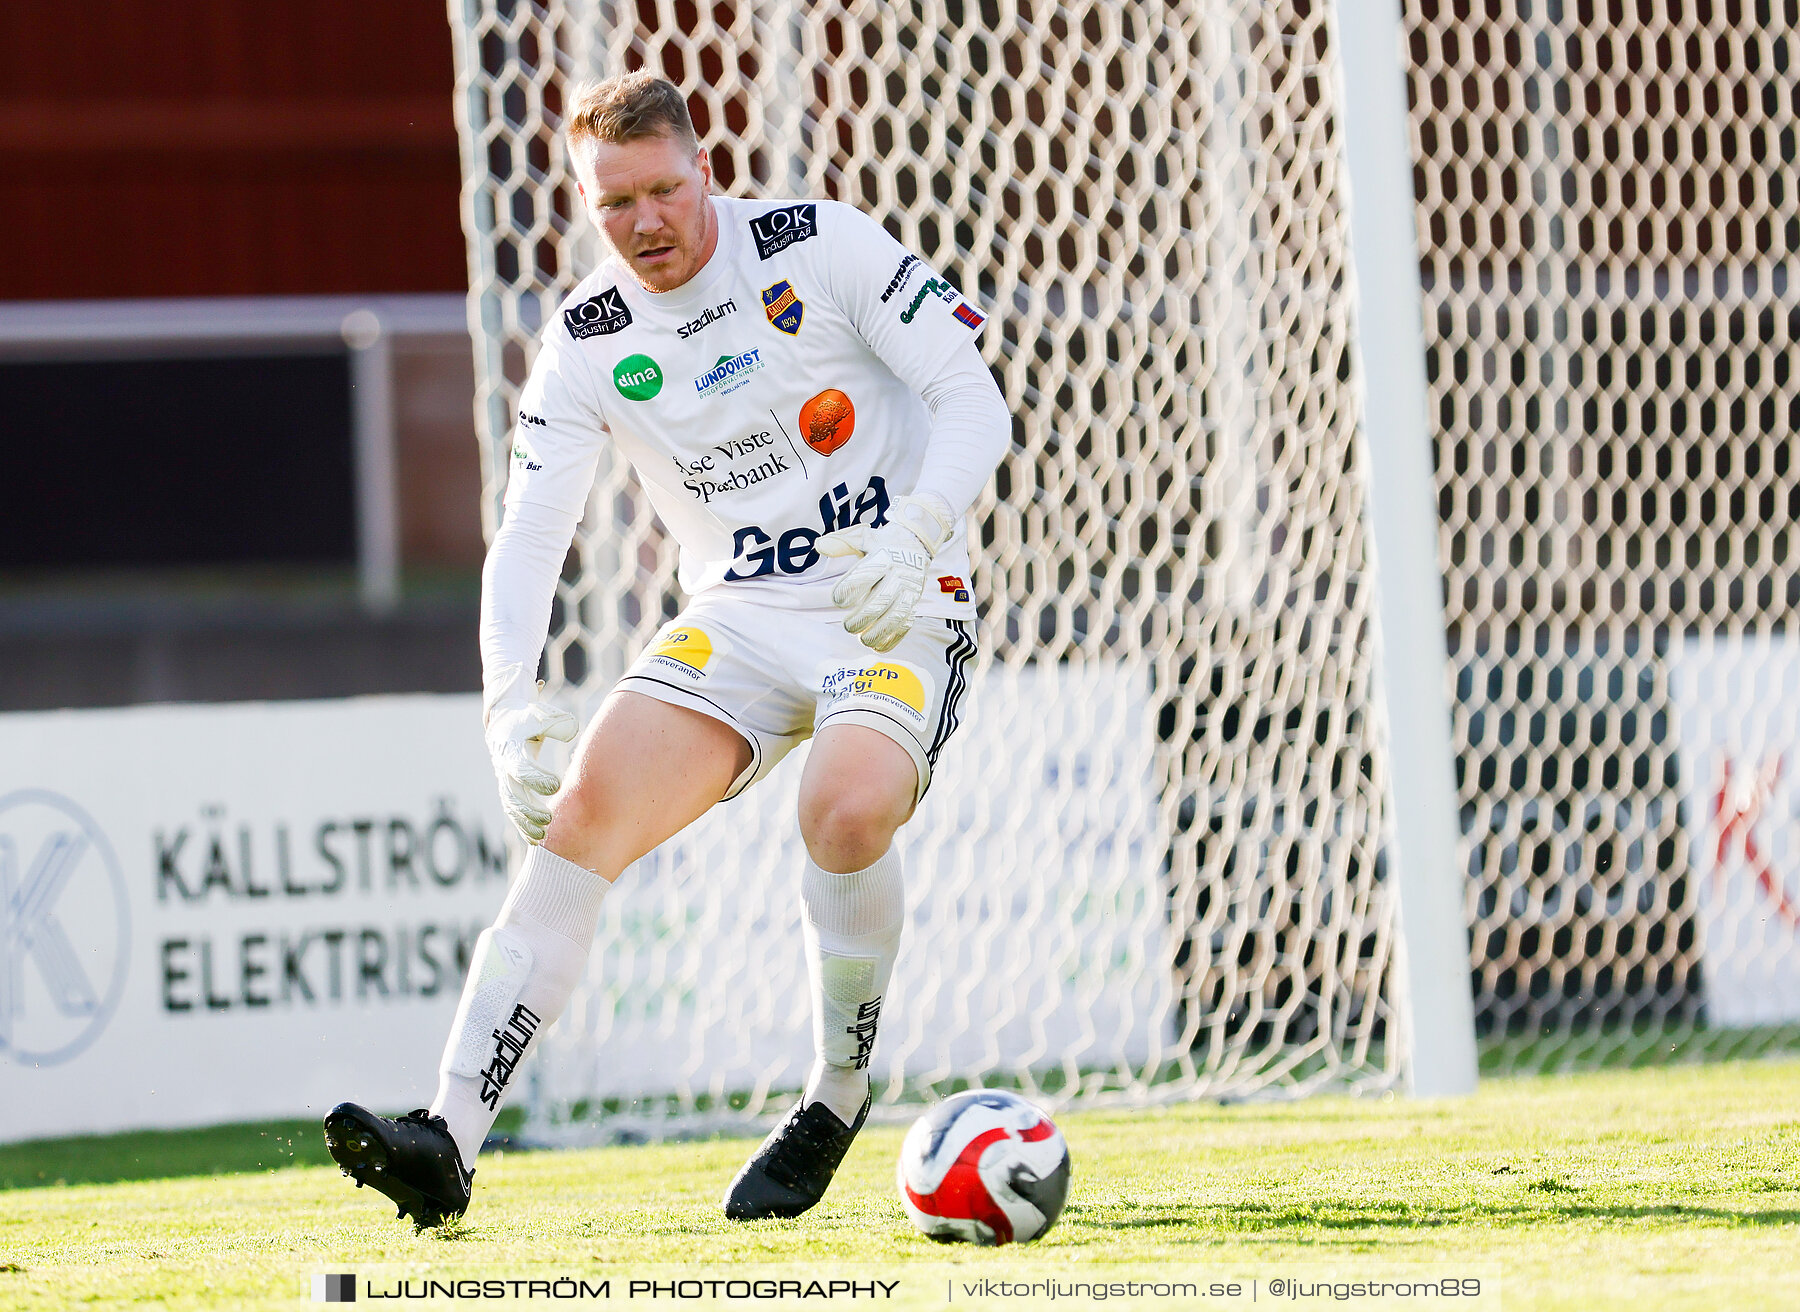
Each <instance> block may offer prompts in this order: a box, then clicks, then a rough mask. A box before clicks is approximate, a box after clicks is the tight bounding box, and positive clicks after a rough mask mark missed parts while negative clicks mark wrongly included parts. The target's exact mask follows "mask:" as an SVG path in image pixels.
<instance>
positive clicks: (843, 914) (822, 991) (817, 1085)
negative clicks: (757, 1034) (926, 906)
mask: <svg viewBox="0 0 1800 1312" xmlns="http://www.w3.org/2000/svg"><path fill="white" fill-rule="evenodd" d="M800 900H801V902H802V903H803V904H804V905H805V909H806V914H805V916H804V928H805V931H806V971H807V975H808V976H809V977H810V979H811V981H812V1004H813V1053H814V1060H813V1067H812V1073H811V1075H810V1076H809V1077H808V1078H807V1081H806V1094H805V1096H804V1098H803V1099H802V1101H803V1103H814V1102H822V1103H824V1104H825V1105H826V1106H827V1107H829V1108H831V1110H832V1112H833V1113H834V1114H835V1115H836V1116H837V1118H838V1119H839V1120H840V1121H842V1122H843V1123H844V1124H845V1125H849V1124H850V1123H851V1122H852V1121H854V1120H855V1119H856V1114H857V1112H859V1111H861V1110H862V1105H863V1100H864V1099H865V1098H867V1097H868V1096H869V1059H870V1057H872V1056H873V1055H874V1051H875V1026H876V1022H877V1021H878V1020H879V1019H880V1017H881V1000H882V997H883V995H884V994H885V993H886V992H887V986H888V979H889V977H890V976H891V975H892V974H893V973H894V958H895V957H896V956H898V955H899V952H900V927H901V925H902V924H903V923H904V921H905V913H906V899H905V888H904V885H903V883H902V880H901V877H900V853H899V852H898V851H897V850H895V849H894V848H892V847H890V848H888V850H887V851H886V852H884V853H883V854H882V856H881V859H880V860H878V861H876V862H875V864H874V865H872V866H870V867H869V868H868V869H867V870H857V871H853V872H852V873H850V874H847V875H834V874H832V873H831V872H830V871H828V870H824V869H821V868H820V867H819V866H818V865H817V864H815V863H814V862H813V861H812V860H811V859H810V858H808V860H807V862H806V873H805V875H803V876H802V877H801V880H800Z"/></svg>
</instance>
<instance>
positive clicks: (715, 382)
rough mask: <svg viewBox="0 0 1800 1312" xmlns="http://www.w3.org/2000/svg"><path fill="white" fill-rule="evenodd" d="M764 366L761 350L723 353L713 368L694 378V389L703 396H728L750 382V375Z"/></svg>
mask: <svg viewBox="0 0 1800 1312" xmlns="http://www.w3.org/2000/svg"><path fill="white" fill-rule="evenodd" d="M762 367H763V362H762V352H761V351H745V352H744V353H743V354H742V355H721V356H720V357H719V359H718V362H717V363H715V364H714V365H713V367H712V368H710V369H708V370H707V371H706V372H705V373H703V374H701V375H700V376H699V377H698V378H696V379H695V380H694V391H695V392H697V393H699V394H700V395H701V396H726V395H728V394H730V393H732V392H735V391H737V390H738V388H740V387H742V386H743V385H744V384H745V383H747V382H749V381H750V375H751V374H753V373H755V372H756V371H757V370H759V369H761V368H762Z"/></svg>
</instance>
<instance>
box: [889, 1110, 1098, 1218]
mask: <svg viewBox="0 0 1800 1312" xmlns="http://www.w3.org/2000/svg"><path fill="white" fill-rule="evenodd" d="M899 1184H900V1203H901V1205H902V1206H903V1207H905V1208H906V1215H907V1216H908V1217H909V1218H911V1220H912V1223H913V1225H914V1226H916V1227H917V1228H918V1230H919V1231H920V1233H922V1234H924V1235H926V1236H927V1237H928V1238H931V1239H935V1240H937V1241H939V1242H940V1243H957V1242H961V1243H969V1244H1009V1243H1024V1242H1026V1241H1027V1240H1032V1239H1037V1238H1039V1237H1040V1236H1042V1235H1043V1233H1044V1232H1045V1231H1046V1230H1048V1229H1049V1228H1050V1227H1051V1226H1052V1225H1054V1224H1055V1223H1056V1218H1057V1217H1058V1216H1059V1215H1061V1214H1062V1209H1063V1203H1064V1202H1065V1201H1066V1200H1067V1198H1068V1196H1069V1145H1068V1144H1067V1143H1065V1142H1064V1141H1063V1137H1062V1132H1061V1131H1060V1130H1058V1129H1057V1128H1056V1126H1055V1125H1054V1124H1052V1123H1051V1120H1050V1118H1049V1117H1048V1116H1046V1115H1044V1113H1043V1112H1042V1111H1040V1110H1039V1109H1038V1108H1037V1107H1035V1106H1034V1105H1033V1104H1031V1103H1029V1102H1027V1101H1026V1100H1025V1099H1023V1098H1021V1097H1020V1096H1019V1095H1018V1094H1016V1093H1008V1092H1006V1091H1005V1090H1004V1089H974V1090H971V1091H970V1092H968V1093H959V1094H956V1095H954V1096H952V1097H949V1098H946V1099H944V1101H943V1102H941V1103H939V1104H938V1105H937V1106H936V1107H934V1108H932V1109H931V1110H930V1111H929V1112H926V1113H925V1115H923V1116H921V1117H920V1118H919V1119H918V1120H917V1121H914V1122H913V1127H912V1129H910V1130H908V1131H907V1133H906V1142H905V1143H903V1144H902V1145H901V1147H900V1170H899Z"/></svg>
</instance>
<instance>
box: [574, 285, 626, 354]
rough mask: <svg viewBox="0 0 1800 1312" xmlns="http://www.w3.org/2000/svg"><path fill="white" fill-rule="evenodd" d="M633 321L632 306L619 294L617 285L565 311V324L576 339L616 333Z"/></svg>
mask: <svg viewBox="0 0 1800 1312" xmlns="http://www.w3.org/2000/svg"><path fill="white" fill-rule="evenodd" d="M630 322H631V307H630V306H629V305H627V304H625V298H624V297H623V296H621V295H619V289H618V288H617V287H608V288H607V289H606V290H605V291H603V292H601V293H600V294H599V295H598V296H590V297H588V298H587V300H585V301H583V302H582V303H581V304H580V305H571V306H570V307H569V308H568V309H566V310H564V311H563V324H564V325H565V326H566V327H567V328H568V330H569V336H571V337H573V338H574V339H575V340H576V341H578V342H579V341H581V340H582V339H584V338H588V337H600V336H603V335H605V334H607V333H616V332H618V331H619V329H621V328H623V327H625V326H626V325H628V324H629V323H630Z"/></svg>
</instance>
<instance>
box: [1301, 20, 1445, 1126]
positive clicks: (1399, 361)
mask: <svg viewBox="0 0 1800 1312" xmlns="http://www.w3.org/2000/svg"><path fill="white" fill-rule="evenodd" d="M1333 8H1334V11H1335V14H1334V17H1335V22H1334V24H1333V27H1332V33H1331V35H1332V38H1333V44H1334V45H1335V46H1336V47H1337V50H1338V52H1339V54H1338V59H1337V60H1336V61H1335V62H1336V65H1337V67H1338V68H1339V69H1340V70H1341V78H1342V85H1343V93H1342V105H1343V109H1342V114H1343V118H1342V122H1341V131H1342V133H1343V139H1344V153H1345V157H1346V163H1347V166H1348V171H1349V183H1350V185H1349V189H1348V190H1349V192H1350V199H1349V210H1350V249H1351V252H1352V257H1353V263H1354V266H1355V270H1356V287H1357V297H1356V333H1355V343H1356V360H1357V363H1358V365H1359V372H1360V374H1361V376H1362V379H1363V391H1362V405H1363V411H1362V426H1363V433H1364V443H1365V449H1366V450H1367V451H1368V453H1369V455H1368V465H1367V473H1368V478H1369V481H1370V485H1371V486H1370V489H1369V494H1368V496H1369V519H1370V525H1371V529H1372V531H1373V534H1374V538H1375V558H1376V560H1377V562H1378V565H1379V578H1378V580H1377V585H1376V594H1377V598H1378V601H1379V611H1380V617H1381V642H1380V647H1379V650H1378V652H1377V654H1376V661H1377V664H1378V666H1379V669H1380V683H1381V687H1382V689H1383V690H1384V696H1383V698H1382V701H1383V705H1384V708H1385V710H1386V712H1387V723H1388V751H1389V759H1390V761H1391V762H1392V764H1391V765H1390V766H1389V773H1390V777H1391V779H1392V781H1393V784H1392V786H1393V793H1392V797H1391V799H1390V800H1391V805H1392V807H1393V813H1394V826H1393V834H1394V838H1393V853H1394V876H1395V882H1396V883H1397V884H1398V885H1399V900H1400V914H1399V921H1400V923H1399V931H1400V942H1401V945H1402V955H1401V961H1400V976H1399V981H1398V984H1399V987H1400V989H1401V990H1402V991H1403V993H1404V995H1405V998H1406V1007H1405V1017H1406V1027H1407V1029H1406V1033H1407V1037H1406V1041H1405V1042H1406V1048H1407V1053H1408V1059H1409V1060H1408V1078H1409V1084H1410V1087H1411V1089H1412V1091H1413V1092H1414V1093H1417V1094H1419V1095H1421V1096H1425V1097H1434V1096H1439V1095H1445V1094H1458V1093H1468V1092H1470V1091H1472V1090H1473V1089H1474V1088H1475V1083H1476V1064H1477V1063H1476V1053H1475V1006H1474V999H1473V994H1472V992H1471V987H1470V978H1469V943H1468V930H1467V926H1466V923H1465V920H1464V915H1463V887H1464V884H1465V883H1466V882H1467V876H1466V875H1465V873H1464V868H1463V863H1462V862H1461V861H1460V860H1459V859H1458V855H1459V854H1458V852H1457V844H1458V839H1459V837H1460V835H1459V834H1458V833H1457V830H1456V819H1457V814H1456V778H1455V767H1454V763H1453V755H1454V751H1453V748H1452V746H1451V740H1450V711H1449V673H1450V655H1449V651H1448V649H1447V648H1446V646H1445V642H1444V607H1443V600H1442V598H1443V585H1444V579H1443V571H1442V568H1441V566H1440V565H1439V561H1438V516H1437V487H1436V484H1435V481H1434V478H1433V472H1432V466H1431V433H1430V429H1429V428H1428V426H1427V417H1426V408H1425V338H1424V331H1423V327H1422V322H1421V313H1422V309H1423V305H1424V294H1423V289H1422V288H1421V286H1420V283H1419V245H1418V238H1417V235H1416V232H1415V229H1414V222H1413V197H1412V152H1411V149H1410V142H1411V134H1410V132H1409V131H1408V123H1407V112H1406V73H1405V68H1404V65H1403V64H1402V62H1401V61H1402V58H1403V51H1404V49H1405V33H1404V30H1403V27H1402V24H1401V17H1400V2H1399V0H1357V2H1356V3H1352V4H1346V3H1344V0H1333ZM1397 689H1398V690H1401V692H1402V695H1399V696H1396V695H1395V690H1397Z"/></svg>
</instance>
